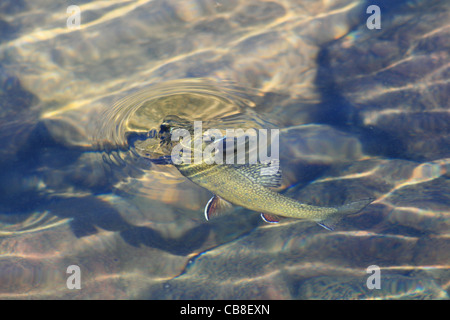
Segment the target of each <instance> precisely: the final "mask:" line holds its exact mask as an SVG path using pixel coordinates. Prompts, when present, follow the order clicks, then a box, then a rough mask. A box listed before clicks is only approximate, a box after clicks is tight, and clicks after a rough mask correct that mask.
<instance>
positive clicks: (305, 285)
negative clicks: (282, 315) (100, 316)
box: [0, 0, 450, 299]
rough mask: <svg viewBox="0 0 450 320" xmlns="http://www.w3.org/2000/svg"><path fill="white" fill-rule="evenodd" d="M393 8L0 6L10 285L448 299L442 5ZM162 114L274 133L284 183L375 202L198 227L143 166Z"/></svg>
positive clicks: (105, 294) (3, 215)
mask: <svg viewBox="0 0 450 320" xmlns="http://www.w3.org/2000/svg"><path fill="white" fill-rule="evenodd" d="M391 2H392V1H376V3H375V2H374V3H372V1H352V0H337V1H325V0H323V1H313V0H304V1H293V0H284V1H282V0H280V1H262V0H259V1H256V0H255V1H244V0H189V1H181V0H153V1H151V0H135V1H132V0H129V1H122V0H114V1H88V0H85V1H78V2H77V3H72V2H70V3H69V2H66V1H55V0H38V1H36V0H33V1H32V0H20V1H17V0H2V1H1V3H0V138H1V139H0V168H1V170H0V299H448V298H449V292H450V286H449V283H450V270H449V265H450V173H449V172H450V111H449V110H450V104H449V101H450V98H449V93H450V90H449V89H450V85H449V75H450V73H449V61H450V59H449V52H450V34H449V21H450V19H449V18H450V4H449V2H448V1H445V0H438V1H433V0H428V1H419V0H416V1H396V2H395V4H392V3H391ZM372 4H377V8H379V12H378V11H377V9H373V10H374V11H372V10H369V12H368V10H367V9H368V7H369V6H370V5H372ZM70 5H76V7H71V8H69V10H68V7H69V6H70ZM78 14H79V16H78ZM78 17H79V19H78ZM377 24H379V27H381V28H380V29H377V28H376V27H377ZM141 90H144V91H141ZM139 92H144V93H139ZM130 95H131V97H132V98H128V100H120V99H123V98H125V97H130ZM118 101H122V102H119V103H118ZM167 116H179V117H182V118H183V119H186V120H187V121H192V122H193V121H194V120H201V121H204V123H205V124H206V126H208V127H210V128H219V129H225V128H230V127H231V128H244V129H248V128H274V129H279V130H280V131H279V132H280V164H281V169H282V186H281V187H280V188H279V189H278V191H279V192H280V193H282V194H283V195H285V196H288V197H290V198H294V199H296V200H298V201H300V202H303V203H307V204H313V205H320V206H339V205H342V204H345V203H348V202H351V201H355V200H358V199H364V198H375V200H374V201H373V202H372V203H371V204H370V205H369V206H368V207H366V208H365V209H364V210H362V211H361V212H359V213H357V214H355V215H351V216H348V217H346V218H345V219H344V220H343V221H342V222H341V223H339V224H338V226H337V227H336V228H335V229H334V230H333V231H330V230H326V229H324V228H322V227H320V226H318V225H317V224H316V223H314V222H310V221H306V220H296V219H284V220H282V221H280V222H279V223H276V224H267V223H265V222H264V221H262V219H261V218H260V213H259V212H254V211H251V210H247V209H244V208H241V207H235V208H234V209H233V210H232V211H231V212H230V213H228V214H226V215H223V216H220V217H217V218H216V219H211V220H210V221H206V220H205V218H204V214H203V210H204V206H205V204H206V203H207V202H208V200H209V199H210V198H211V196H212V194H211V193H210V192H209V191H208V190H206V189H203V188H201V187H199V186H197V185H195V184H194V183H192V182H191V181H189V180H188V179H186V178H185V177H184V176H182V175H181V174H180V173H179V172H178V170H177V169H176V168H175V167H174V166H172V165H163V164H156V163H152V162H151V161H149V159H152V158H158V157H160V156H163V155H164V152H162V151H161V150H160V145H159V140H158V139H157V137H156V138H155V137H154V136H151V135H150V134H149V133H151V132H158V130H160V125H161V123H162V121H163V120H164V119H165V118H166V117H167ZM145 135H147V137H148V138H145V139H144V138H142V137H143V136H145ZM136 137H140V138H139V139H137V138H136ZM77 284H80V287H81V289H77V288H73V286H75V287H76V285H77ZM377 284H379V285H380V286H379V288H377V287H376V285H377ZM372 285H373V286H375V287H373V286H372Z"/></svg>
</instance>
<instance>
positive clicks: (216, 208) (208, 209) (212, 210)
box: [205, 195, 233, 221]
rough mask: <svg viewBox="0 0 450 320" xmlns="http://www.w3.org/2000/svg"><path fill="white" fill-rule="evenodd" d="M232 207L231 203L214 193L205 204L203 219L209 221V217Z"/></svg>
mask: <svg viewBox="0 0 450 320" xmlns="http://www.w3.org/2000/svg"><path fill="white" fill-rule="evenodd" d="M232 208H233V205H232V204H231V203H229V202H228V201H226V200H224V199H222V198H221V197H219V196H216V195H214V196H213V197H212V198H211V199H209V201H208V203H207V204H206V206H205V219H206V220H207V221H209V219H211V218H213V217H217V216H219V215H221V214H223V213H226V212H227V211H230V210H231V209H232Z"/></svg>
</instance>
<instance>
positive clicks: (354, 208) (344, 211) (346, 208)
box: [317, 198, 375, 231]
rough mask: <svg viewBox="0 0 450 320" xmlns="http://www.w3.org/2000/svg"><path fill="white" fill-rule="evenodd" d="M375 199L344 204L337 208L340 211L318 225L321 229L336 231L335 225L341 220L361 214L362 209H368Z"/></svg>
mask: <svg viewBox="0 0 450 320" xmlns="http://www.w3.org/2000/svg"><path fill="white" fill-rule="evenodd" d="M374 200H375V198H368V199H362V200H357V201H353V202H350V203H347V204H344V205H342V206H340V207H337V209H338V211H337V212H335V213H333V214H332V215H330V216H329V217H328V218H326V219H324V220H322V221H320V222H317V224H318V225H319V226H321V227H324V228H325V229H327V230H331V231H332V230H334V227H335V225H336V224H337V223H338V222H339V220H341V219H342V218H343V217H344V216H347V215H350V214H355V213H358V212H360V211H361V210H362V209H364V208H365V207H367V206H368V205H369V204H370V203H371V202H372V201H374Z"/></svg>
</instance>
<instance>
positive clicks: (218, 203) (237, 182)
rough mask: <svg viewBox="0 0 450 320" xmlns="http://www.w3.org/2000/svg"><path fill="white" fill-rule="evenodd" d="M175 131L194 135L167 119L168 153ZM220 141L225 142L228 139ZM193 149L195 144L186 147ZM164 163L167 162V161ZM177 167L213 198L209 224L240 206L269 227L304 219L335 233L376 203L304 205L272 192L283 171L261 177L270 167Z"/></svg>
mask: <svg viewBox="0 0 450 320" xmlns="http://www.w3.org/2000/svg"><path fill="white" fill-rule="evenodd" d="M174 129H186V130H188V131H189V132H190V133H193V128H192V125H191V124H190V123H189V122H188V121H186V120H184V119H182V118H179V117H177V116H169V117H168V118H166V119H165V120H164V121H163V123H162V124H161V126H160V131H159V134H158V136H159V138H160V140H161V141H160V144H161V145H165V146H166V147H168V148H169V149H167V150H168V151H169V150H170V148H172V147H173V143H174V142H173V141H171V138H170V137H171V133H172V132H173V130H174ZM225 138H226V137H225ZM221 140H222V141H223V142H224V143H225V142H226V139H221ZM192 146H193V143H192V142H190V143H188V145H185V147H192ZM204 147H205V144H202V146H201V148H204ZM164 159H165V160H168V157H167V156H166V157H165V158H164ZM174 165H175V167H176V168H177V169H178V171H179V172H180V173H181V174H182V175H183V176H185V177H186V178H188V179H189V180H190V181H192V182H194V183H195V184H197V185H198V186H200V187H203V188H205V189H207V190H209V191H210V192H211V193H212V194H213V197H212V198H211V199H210V200H209V201H208V203H207V204H206V206H205V209H204V215H205V218H206V220H210V219H211V218H212V217H215V216H218V215H220V214H221V213H223V212H226V211H228V210H229V209H230V208H231V207H232V206H233V205H237V206H241V207H243V208H246V209H248V210H252V211H256V212H259V213H260V215H261V218H262V219H263V220H264V221H265V222H267V223H278V222H279V221H280V220H281V219H282V218H294V219H304V220H310V221H314V222H316V223H317V224H318V225H320V226H321V227H323V228H325V229H327V230H334V227H335V225H336V224H337V223H338V222H339V221H340V220H341V219H342V218H343V217H345V216H347V215H350V214H355V213H358V212H360V211H361V210H363V209H364V208H365V207H366V206H368V205H369V204H370V203H371V202H372V201H373V200H374V198H367V199H361V200H357V201H353V202H350V203H347V204H344V205H341V206H336V207H323V206H314V205H309V204H305V203H302V202H300V201H298V200H296V199H292V198H290V197H287V196H284V195H283V194H281V193H279V192H276V191H275V190H273V189H274V188H277V187H279V186H281V178H282V176H281V169H278V170H277V171H276V172H274V173H272V174H261V173H262V171H263V170H267V169H268V167H269V166H270V164H268V163H255V164H225V163H223V164H217V163H207V162H206V161H205V160H203V161H200V162H199V161H197V162H194V161H190V163H186V162H182V163H178V164H174ZM266 172H267V171H266Z"/></svg>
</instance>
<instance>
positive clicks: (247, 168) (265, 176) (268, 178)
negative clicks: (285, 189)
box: [234, 162, 281, 188]
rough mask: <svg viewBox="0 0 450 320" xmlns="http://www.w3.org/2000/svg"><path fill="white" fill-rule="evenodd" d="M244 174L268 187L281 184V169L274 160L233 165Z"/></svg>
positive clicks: (275, 186)
mask: <svg viewBox="0 0 450 320" xmlns="http://www.w3.org/2000/svg"><path fill="white" fill-rule="evenodd" d="M234 167H235V168H236V170H237V171H239V172H240V173H241V174H243V175H244V176H246V177H248V178H249V179H251V180H253V181H254V182H256V183H258V184H261V185H263V186H265V187H268V188H278V187H280V186H281V169H280V167H279V165H278V163H276V162H272V163H256V164H242V165H235V166H234Z"/></svg>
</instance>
